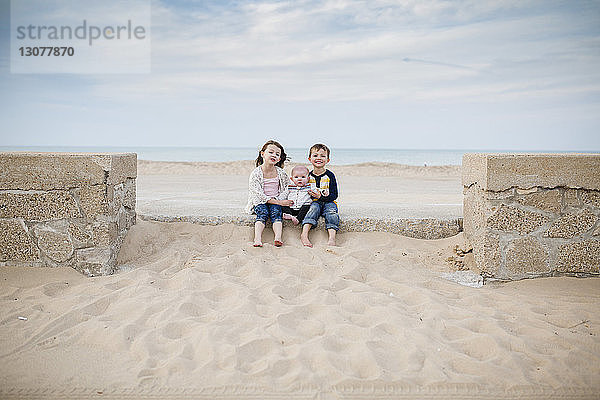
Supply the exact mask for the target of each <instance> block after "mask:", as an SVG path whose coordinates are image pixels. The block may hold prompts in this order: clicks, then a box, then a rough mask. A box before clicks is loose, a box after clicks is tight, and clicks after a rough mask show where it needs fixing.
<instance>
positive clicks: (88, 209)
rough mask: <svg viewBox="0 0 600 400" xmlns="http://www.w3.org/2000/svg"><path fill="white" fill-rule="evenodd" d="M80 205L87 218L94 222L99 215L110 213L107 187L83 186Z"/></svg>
mask: <svg viewBox="0 0 600 400" xmlns="http://www.w3.org/2000/svg"><path fill="white" fill-rule="evenodd" d="M78 194H79V204H80V205H81V209H82V211H83V212H84V214H85V216H86V217H87V218H88V219H90V220H93V219H94V218H96V217H97V216H98V215H105V214H107V213H108V199H107V190H106V185H104V184H100V185H93V186H83V187H81V189H79V191H78Z"/></svg>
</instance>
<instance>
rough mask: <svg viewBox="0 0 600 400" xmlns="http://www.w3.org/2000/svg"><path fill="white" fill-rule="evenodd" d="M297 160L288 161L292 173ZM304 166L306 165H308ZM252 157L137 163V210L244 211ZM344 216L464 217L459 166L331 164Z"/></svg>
mask: <svg viewBox="0 0 600 400" xmlns="http://www.w3.org/2000/svg"><path fill="white" fill-rule="evenodd" d="M295 165H297V164H296V163H286V166H285V169H286V171H287V172H288V173H289V172H290V171H291V169H292V167H293V166H295ZM304 165H306V164H304ZM253 168H254V164H253V161H249V160H248V161H234V162H223V163H201V162H161V161H144V160H140V161H138V179H137V184H138V190H137V211H138V213H140V214H143V215H149V216H165V215H167V216H180V217H189V216H191V217H193V216H211V215H227V216H232V215H240V214H242V212H241V211H240V210H243V208H244V207H245V206H246V201H247V198H248V176H249V175H250V172H251V171H252V169H253ZM329 168H330V169H331V170H332V171H333V172H334V173H335V174H336V178H337V180H338V183H339V187H340V197H339V206H340V213H341V216H342V218H343V217H355V216H370V217H375V218H389V217H394V218H439V219H452V218H459V217H461V216H462V185H461V169H460V166H458V165H452V166H449V165H447V166H427V167H424V166H409V165H400V164H392V163H376V162H371V163H363V164H355V165H333V166H329Z"/></svg>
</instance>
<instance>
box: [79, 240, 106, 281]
mask: <svg viewBox="0 0 600 400" xmlns="http://www.w3.org/2000/svg"><path fill="white" fill-rule="evenodd" d="M113 253H114V252H113V251H112V249H110V248H108V247H90V248H86V249H77V250H75V257H76V261H77V262H76V264H75V269H76V270H78V271H79V272H81V273H83V274H84V275H87V276H98V275H110V274H111V273H113V272H114V265H113V264H114V259H116V254H113Z"/></svg>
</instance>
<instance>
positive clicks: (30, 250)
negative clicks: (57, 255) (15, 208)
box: [0, 219, 40, 261]
mask: <svg viewBox="0 0 600 400" xmlns="http://www.w3.org/2000/svg"><path fill="white" fill-rule="evenodd" d="M39 259H40V252H39V250H38V248H37V247H36V245H35V244H34V242H33V240H32V238H31V236H30V235H29V231H28V229H27V226H26V225H25V224H24V223H23V221H21V220H17V219H9V220H0V261H9V260H15V261H37V260H39Z"/></svg>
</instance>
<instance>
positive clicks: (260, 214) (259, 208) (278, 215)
mask: <svg viewBox="0 0 600 400" xmlns="http://www.w3.org/2000/svg"><path fill="white" fill-rule="evenodd" d="M254 212H255V213H256V220H257V221H260V222H263V223H265V222H267V220H268V219H269V217H270V218H271V222H281V220H282V214H283V213H282V211H281V206H280V205H279V204H269V203H264V204H259V205H256V206H254Z"/></svg>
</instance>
